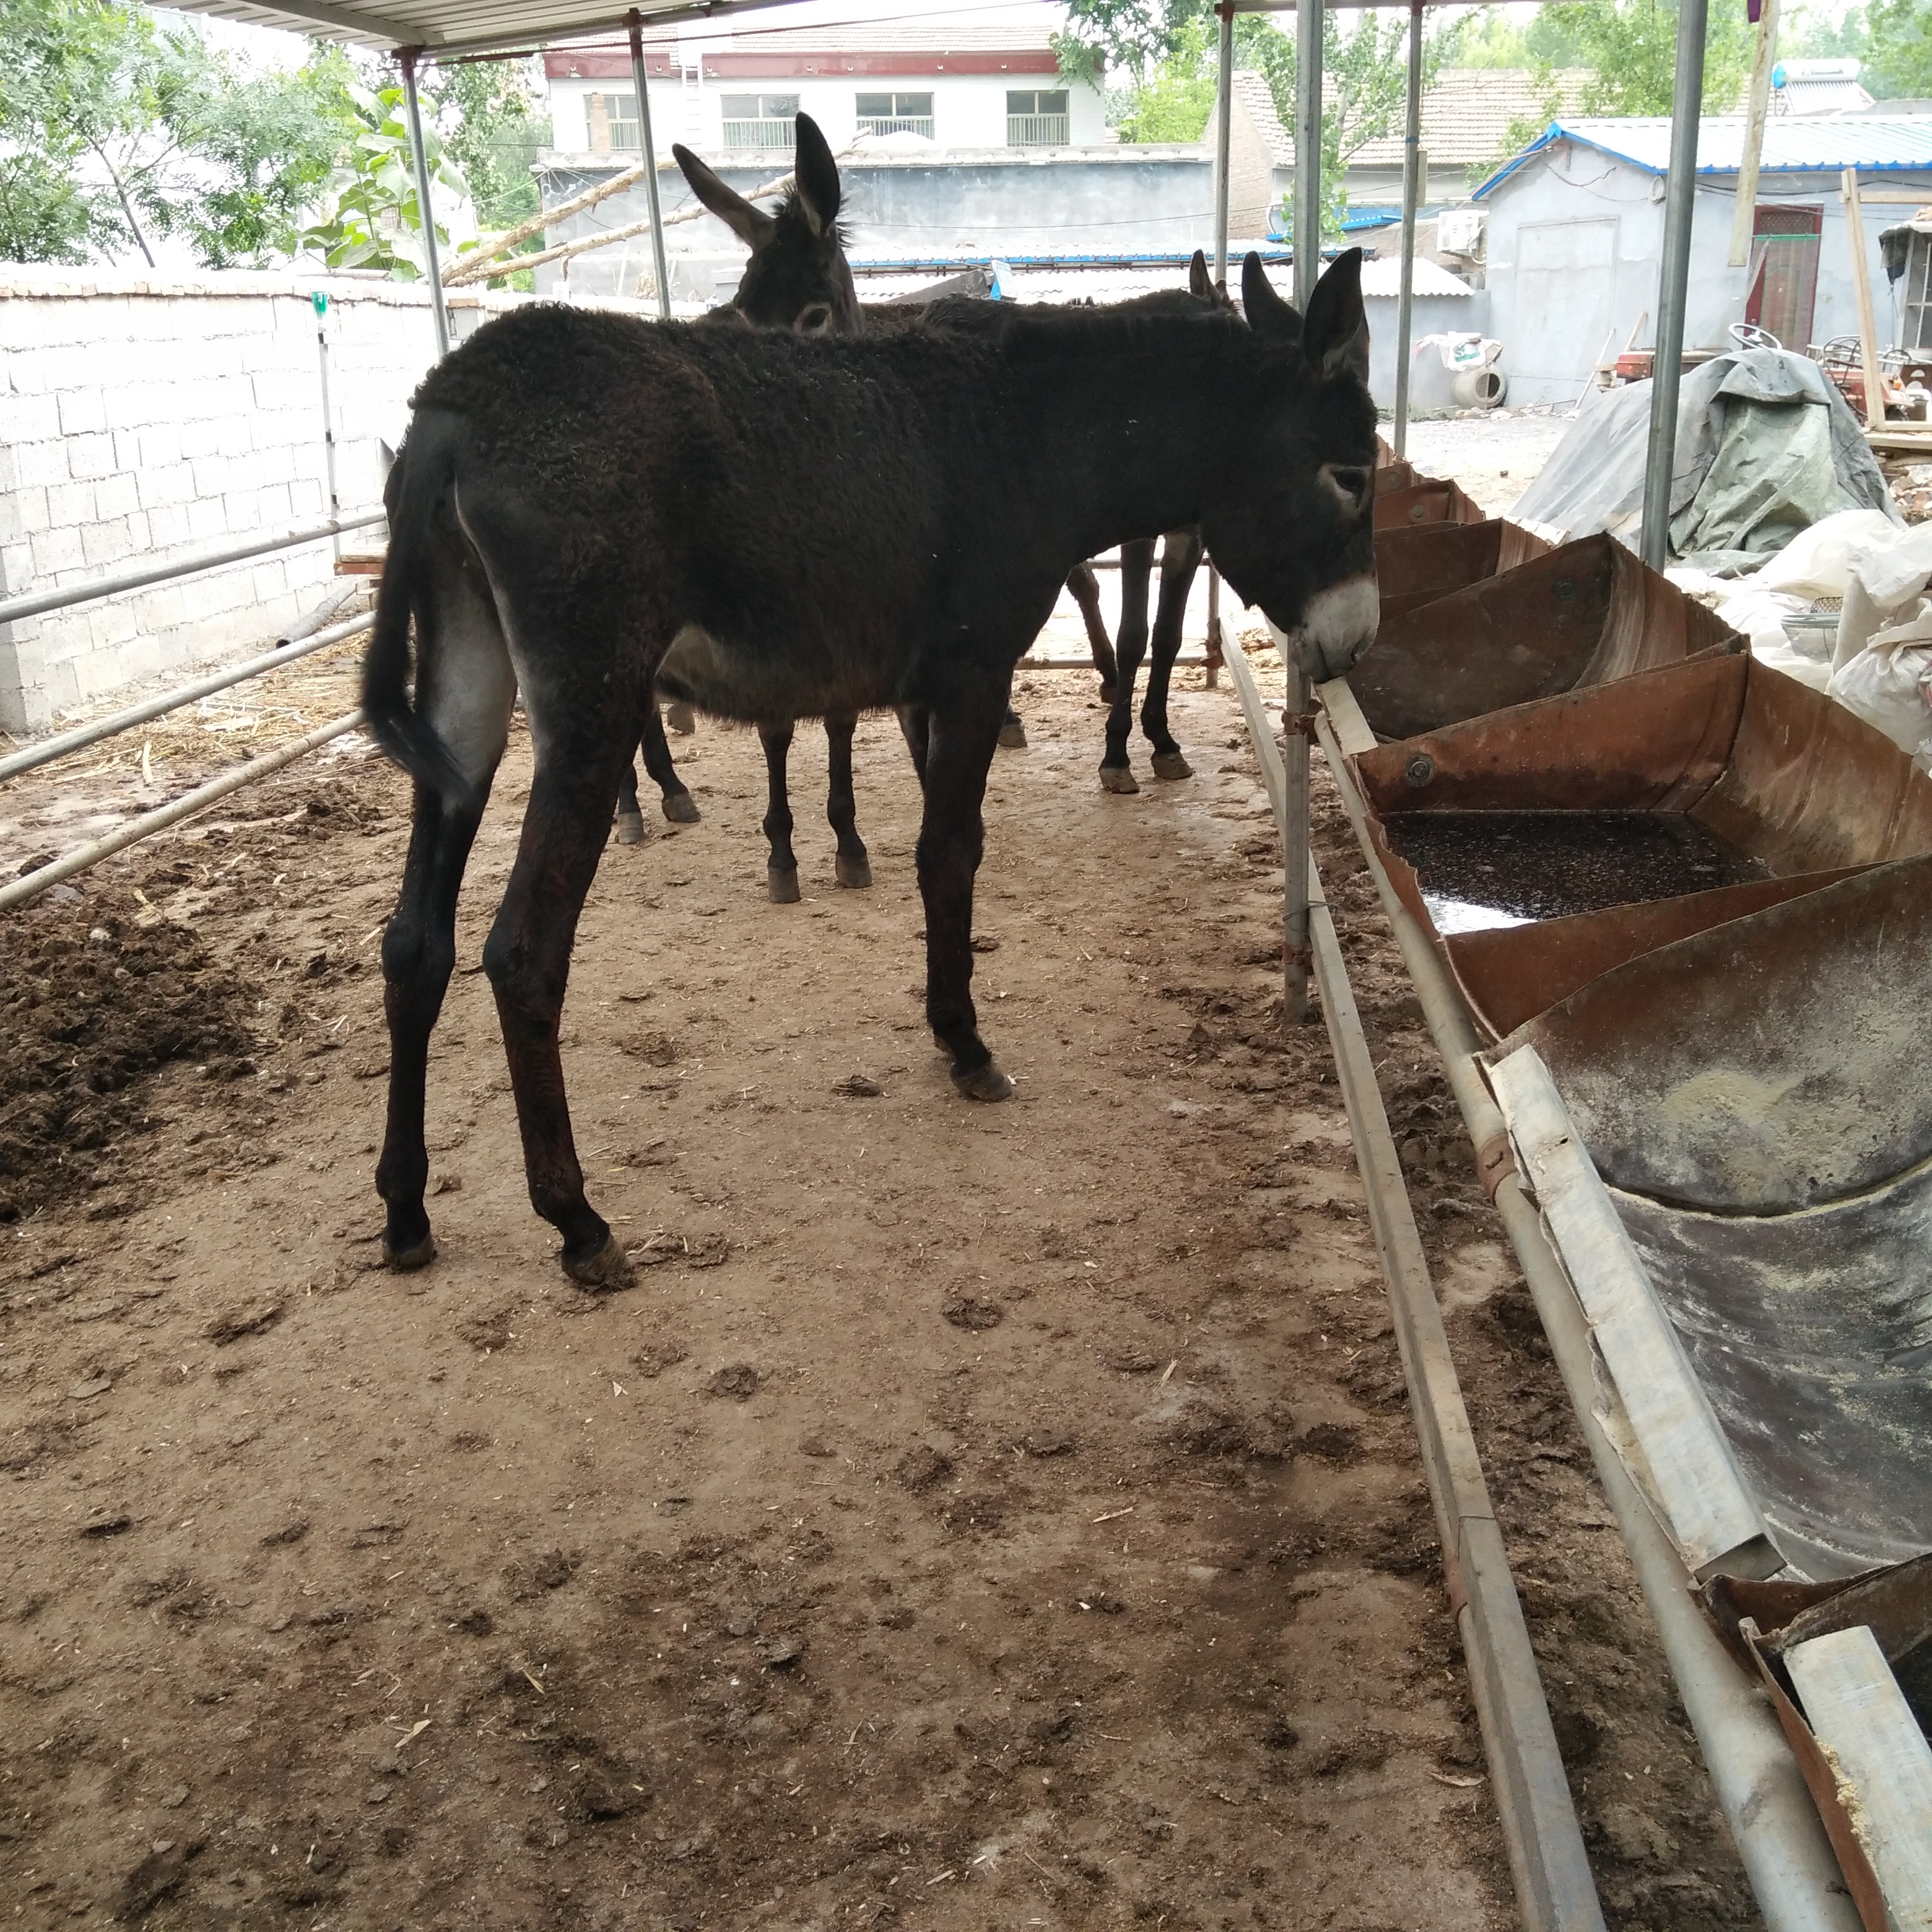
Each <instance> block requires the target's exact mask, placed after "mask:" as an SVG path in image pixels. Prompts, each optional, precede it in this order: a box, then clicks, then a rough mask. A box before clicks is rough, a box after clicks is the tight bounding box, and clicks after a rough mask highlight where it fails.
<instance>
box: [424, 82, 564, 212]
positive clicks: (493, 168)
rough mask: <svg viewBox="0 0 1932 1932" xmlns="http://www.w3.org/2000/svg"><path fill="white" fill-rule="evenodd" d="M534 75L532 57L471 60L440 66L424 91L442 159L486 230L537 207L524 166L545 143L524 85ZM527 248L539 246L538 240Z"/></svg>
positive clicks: (546, 133) (531, 91) (542, 118)
mask: <svg viewBox="0 0 1932 1932" xmlns="http://www.w3.org/2000/svg"><path fill="white" fill-rule="evenodd" d="M537 71H538V68H537V64H536V62H535V59H534V58H532V59H531V60H529V61H528V62H523V63H522V64H520V65H513V64H512V63H511V62H507V61H491V62H475V63H472V64H470V65H461V66H455V67H452V68H446V69H445V70H443V71H440V72H439V73H438V74H437V75H436V76H435V77H434V79H433V80H429V81H428V82H426V83H425V86H424V89H423V96H424V106H425V110H426V111H428V112H430V113H432V114H433V115H434V118H435V119H436V121H437V124H438V125H439V126H440V127H442V128H443V130H445V132H446V139H447V142H448V144H449V157H450V159H451V160H452V162H454V163H455V166H456V167H457V168H458V170H459V171H460V172H461V175H462V176H463V180H464V181H466V182H467V183H468V184H469V193H470V196H471V199H472V200H473V201H474V202H475V204H476V218H477V220H478V222H479V223H481V225H482V226H484V228H486V229H505V228H514V226H516V225H517V223H519V222H521V221H526V220H529V217H531V216H532V215H533V214H535V213H536V212H537V211H538V207H539V205H541V204H540V202H539V200H538V193H537V184H536V177H535V175H533V174H532V173H531V172H530V169H531V166H532V163H534V162H535V160H536V157H537V151H538V148H543V147H546V146H547V145H549V142H550V121H549V118H548V117H547V115H544V113H542V112H541V108H540V105H539V102H538V97H537V94H536V92H535V87H534V86H533V84H532V83H533V82H534V80H535V75H536V73H537ZM541 245H542V243H541V237H533V238H532V239H531V241H530V242H529V248H532V249H534V248H539V247H541Z"/></svg>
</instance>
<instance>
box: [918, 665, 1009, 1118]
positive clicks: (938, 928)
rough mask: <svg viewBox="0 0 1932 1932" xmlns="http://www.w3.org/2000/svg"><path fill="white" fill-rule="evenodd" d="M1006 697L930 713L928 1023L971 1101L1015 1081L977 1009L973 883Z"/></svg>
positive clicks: (924, 842)
mask: <svg viewBox="0 0 1932 1932" xmlns="http://www.w3.org/2000/svg"><path fill="white" fill-rule="evenodd" d="M1002 708H1003V706H1002V703H1001V696H1000V694H999V692H998V691H997V690H995V691H990V692H989V691H968V692H962V693H961V694H959V695H958V696H957V697H956V698H955V699H954V700H953V702H952V703H949V704H947V706H944V708H941V709H935V710H934V711H932V712H931V713H930V714H929V716H930V720H931V723H930V727H929V732H928V735H927V739H926V812H925V816H924V817H923V819H922V821H921V823H920V826H919V845H918V857H919V895H920V897H921V898H922V899H923V900H924V901H925V904H926V1023H927V1025H929V1026H930V1027H931V1028H932V1031H933V1037H935V1039H936V1040H938V1042H939V1043H940V1045H941V1046H942V1047H944V1049H946V1050H947V1052H949V1053H950V1054H951V1055H952V1056H953V1085H954V1086H955V1087H956V1088H958V1089H959V1091H960V1092H961V1093H962V1094H964V1095H965V1097H967V1098H968V1100H1005V1099H1006V1098H1007V1096H1008V1095H1009V1094H1011V1093H1012V1091H1013V1082H1011V1081H1010V1080H1009V1079H1007V1076H1005V1075H1004V1073H1001V1071H1000V1070H999V1068H998V1067H997V1066H996V1065H995V1064H994V1061H993V1056H992V1054H991V1053H989V1052H988V1051H987V1049H986V1046H985V1043H983V1041H982V1040H980V1034H979V1021H978V1016H977V1014H976V1013H975V1012H974V1008H973V994H972V980H973V880H974V874H975V873H977V871H978V870H979V868H980V855H981V853H983V850H985V847H986V822H985V820H984V819H983V817H982V816H981V808H982V806H983V804H984V802H985V799H986V773H987V772H988V770H989V768H990V767H991V766H992V762H993V751H994V748H995V743H996V742H997V741H998V737H999V735H1000V714H1001V709H1002Z"/></svg>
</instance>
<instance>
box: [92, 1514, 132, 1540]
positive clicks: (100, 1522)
mask: <svg viewBox="0 0 1932 1932" xmlns="http://www.w3.org/2000/svg"><path fill="white" fill-rule="evenodd" d="M133 1527H134V1519H133V1517H131V1516H130V1515H129V1514H127V1511H125V1510H110V1511H107V1512H105V1513H104V1514H101V1515H100V1516H91V1517H89V1518H88V1520H86V1522H85V1523H83V1524H82V1525H81V1526H80V1533H81V1535H83V1536H93V1537H102V1536H124V1535H126V1534H127V1532H128V1531H129V1530H130V1529H133Z"/></svg>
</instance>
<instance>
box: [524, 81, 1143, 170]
mask: <svg viewBox="0 0 1932 1932" xmlns="http://www.w3.org/2000/svg"><path fill="white" fill-rule="evenodd" d="M650 85H651V136H652V139H653V140H654V141H655V142H656V144H657V146H658V151H659V152H660V153H668V152H669V151H670V144H671V142H673V141H682V142H683V143H684V144H685V146H686V147H688V148H696V149H697V151H699V152H700V154H703V155H704V156H705V157H706V159H707V160H714V161H715V160H716V158H717V157H718V152H719V151H720V149H721V147H722V145H723V139H724V136H723V132H722V129H723V122H724V112H723V109H722V107H721V105H720V104H721V101H722V100H723V98H724V96H725V95H727V94H728V95H742V94H785V95H796V96H797V97H798V104H799V107H801V108H802V110H804V111H805V113H808V114H809V115H811V118H813V119H814V121H817V123H818V124H819V126H820V128H821V129H822V130H823V131H824V134H825V137H826V139H827V140H829V142H831V143H832V148H833V149H834V150H835V151H836V150H837V149H838V148H844V147H846V146H848V145H850V143H851V142H852V141H853V139H855V138H856V135H857V133H858V105H857V103H858V97H859V95H861V94H886V93H901V94H930V95H932V117H933V130H932V131H933V139H934V140H935V142H938V144H939V145H941V146H942V147H950V148H1004V146H1005V145H1007V91H1008V89H1016V90H1020V91H1023V92H1033V91H1034V90H1036V89H1043V88H1044V89H1055V88H1064V89H1066V90H1067V115H1068V118H1069V121H1070V128H1069V135H1070V144H1071V145H1073V146H1075V147H1092V146H1097V145H1100V144H1101V143H1102V142H1104V141H1105V140H1106V136H1107V116H1106V107H1105V104H1103V101H1102V100H1101V98H1100V95H1098V94H1097V92H1095V91H1094V89H1093V88H1091V86H1086V85H1085V84H1084V83H1080V82H1077V81H1068V80H1060V79H1058V78H1057V77H1055V76H1054V75H1052V74H886V75H878V76H873V75H869V74H801V75H797V76H794V77H789V78H785V79H781V80H736V79H733V80H711V79H710V78H709V77H706V79H705V80H703V82H702V83H700V84H699V85H698V86H696V87H694V88H691V89H688V90H687V89H684V88H682V87H680V86H679V84H678V83H676V81H673V80H661V81H660V80H652V83H651V84H650ZM631 92H632V89H631V83H629V82H628V80H578V79H574V78H570V77H554V78H553V79H552V80H551V81H550V138H551V139H552V141H553V142H554V143H555V145H556V148H557V149H558V150H559V151H560V152H562V153H565V154H587V153H588V152H589V150H590V134H589V121H588V118H587V110H586V106H585V104H586V102H587V101H589V98H590V96H591V95H593V94H601V95H604V97H605V98H606V99H608V98H610V96H611V95H613V94H621V95H622V96H623V97H624V98H625V100H626V101H628V99H629V98H630V97H631Z"/></svg>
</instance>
